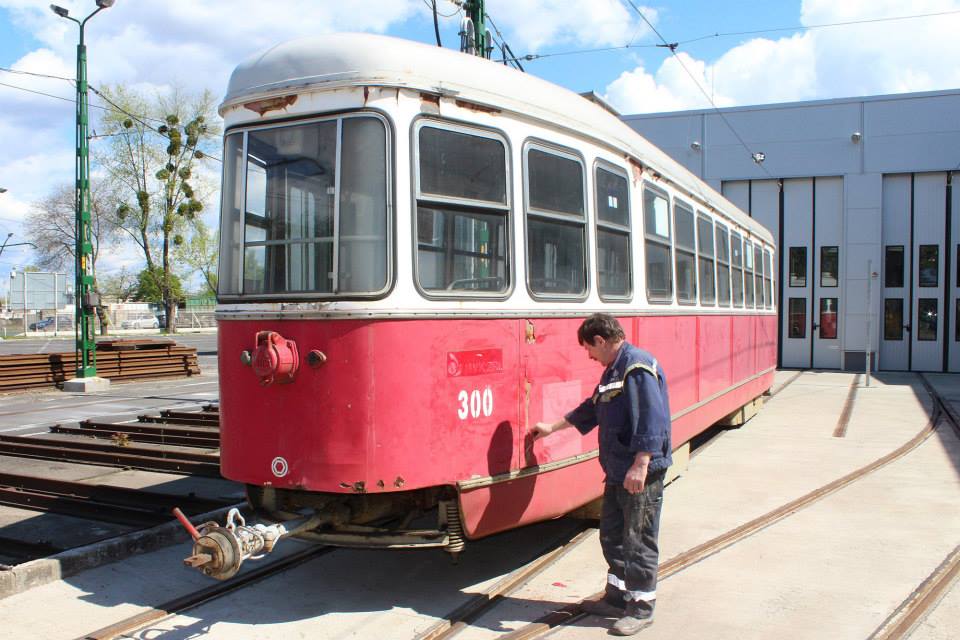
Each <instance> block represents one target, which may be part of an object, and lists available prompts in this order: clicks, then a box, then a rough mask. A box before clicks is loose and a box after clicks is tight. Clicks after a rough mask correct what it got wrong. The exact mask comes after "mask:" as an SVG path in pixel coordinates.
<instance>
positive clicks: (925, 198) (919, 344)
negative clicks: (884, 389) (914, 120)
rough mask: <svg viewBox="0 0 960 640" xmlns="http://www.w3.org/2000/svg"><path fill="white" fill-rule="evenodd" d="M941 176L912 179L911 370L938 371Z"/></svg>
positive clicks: (943, 285) (940, 355)
mask: <svg viewBox="0 0 960 640" xmlns="http://www.w3.org/2000/svg"><path fill="white" fill-rule="evenodd" d="M946 181H947V176H946V174H945V173H923V174H915V175H914V176H913V216H912V218H913V242H912V246H913V260H912V261H911V267H912V274H911V282H912V286H913V291H912V295H913V300H914V305H913V309H912V310H911V313H910V325H911V327H912V331H911V332H910V348H911V351H912V353H911V358H910V359H911V361H912V363H911V369H912V370H913V371H942V370H943V348H944V337H945V336H944V334H945V331H944V326H945V324H944V322H943V320H944V317H945V315H946V312H947V309H945V308H944V307H945V306H946V305H945V304H944V302H945V300H944V295H943V292H944V291H945V290H946V282H945V276H946V274H945V273H944V271H945V269H944V244H945V243H944V238H945V237H946V236H945V234H946V228H945V224H946V197H945V193H946Z"/></svg>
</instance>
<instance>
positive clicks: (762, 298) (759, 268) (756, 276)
mask: <svg viewBox="0 0 960 640" xmlns="http://www.w3.org/2000/svg"><path fill="white" fill-rule="evenodd" d="M763 266H764V265H763V245H761V244H760V243H759V242H756V243H754V245H753V291H754V300H755V301H756V304H755V305H754V306H755V307H756V308H757V309H765V308H766V307H767V302H766V295H765V293H764V290H763V276H764V270H763Z"/></svg>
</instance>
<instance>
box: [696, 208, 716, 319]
mask: <svg viewBox="0 0 960 640" xmlns="http://www.w3.org/2000/svg"><path fill="white" fill-rule="evenodd" d="M715 243H716V239H715V237H714V231H713V219H711V218H710V216H708V215H706V214H705V213H703V212H697V280H698V281H697V285H698V289H699V292H700V305H701V306H710V307H713V306H716V304H717V253H716V250H715V249H714V247H715ZM708 285H709V286H708Z"/></svg>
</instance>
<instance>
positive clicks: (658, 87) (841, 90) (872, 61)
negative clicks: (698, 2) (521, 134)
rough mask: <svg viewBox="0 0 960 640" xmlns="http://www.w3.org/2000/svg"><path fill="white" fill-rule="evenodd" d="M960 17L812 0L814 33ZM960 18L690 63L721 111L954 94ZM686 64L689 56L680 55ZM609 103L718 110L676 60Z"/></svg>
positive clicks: (621, 82)
mask: <svg viewBox="0 0 960 640" xmlns="http://www.w3.org/2000/svg"><path fill="white" fill-rule="evenodd" d="M956 10H960V2H958V1H957V0H917V1H915V2H912V3H910V4H909V5H904V4H903V3H902V2H898V1H897V0H871V1H870V2H867V1H866V0H848V1H845V2H842V3H840V2H836V1H835V0H804V2H803V4H802V7H801V17H800V19H801V23H802V24H804V25H807V26H815V25H825V24H830V23H836V22H848V21H854V20H867V19H874V18H878V17H898V16H903V15H907V14H910V15H914V14H924V13H936V12H944V11H956ZM958 30H960V14H954V15H944V16H937V17H931V18H918V19H914V20H898V21H892V22H879V23H876V22H875V23H869V24H859V25H847V26H837V27H828V28H817V29H810V30H806V31H801V32H798V33H796V34H793V35H790V36H786V37H782V38H777V39H770V38H754V39H751V40H749V41H746V42H743V43H740V44H738V45H736V46H734V47H732V48H731V49H729V50H728V51H727V52H726V53H724V54H723V55H721V56H720V57H719V58H718V59H716V60H715V61H713V62H712V63H708V62H707V61H704V60H697V59H695V58H692V57H690V56H687V57H685V58H684V62H685V64H686V66H687V67H688V68H689V69H690V70H691V72H693V74H694V75H695V76H696V77H697V79H698V81H699V82H700V84H701V86H702V87H704V89H705V90H707V91H708V92H711V93H712V96H713V98H714V102H715V104H716V105H717V106H731V105H744V104H761V103H772V102H789V101H796V100H813V99H824V98H836V97H846V96H859V95H871V94H884V93H900V92H910V91H926V90H935V89H944V88H954V87H956V86H958V85H960V68H958V67H957V66H956V65H955V64H954V63H953V61H954V60H956V59H957V58H958V56H960V38H957V37H956V33H957V31H958ZM679 55H680V56H681V57H683V56H684V55H685V54H684V53H680V54H679ZM605 95H606V98H607V99H608V100H609V101H610V102H611V103H612V104H613V105H614V106H615V107H617V108H618V109H620V110H621V111H622V112H623V113H639V112H647V113H649V112H656V111H672V110H680V109H693V108H704V107H708V106H710V103H709V101H708V100H707V99H706V98H705V97H704V96H703V94H702V93H701V92H700V90H699V89H697V86H696V84H694V82H693V80H691V78H690V77H689V76H688V75H687V74H686V73H685V72H683V70H682V69H680V67H679V65H678V64H677V63H676V60H675V59H674V58H672V57H670V58H667V59H666V60H665V61H664V62H663V63H662V64H661V65H660V67H659V68H658V69H657V70H656V71H655V72H653V73H650V72H648V71H647V70H646V69H644V68H643V67H642V66H638V67H637V68H636V69H634V70H632V71H628V72H624V73H623V74H621V76H620V77H619V78H617V79H616V80H615V81H614V82H613V83H611V84H610V85H609V86H608V87H607V89H606V93H605Z"/></svg>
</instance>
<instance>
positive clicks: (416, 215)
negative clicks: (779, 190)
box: [218, 35, 777, 550]
mask: <svg viewBox="0 0 960 640" xmlns="http://www.w3.org/2000/svg"><path fill="white" fill-rule="evenodd" d="M221 114H222V115H223V116H224V119H225V121H226V125H227V133H226V136H225V137H226V143H225V153H224V172H225V174H224V190H223V194H224V195H223V199H224V202H223V208H222V223H221V243H222V248H221V268H220V274H221V279H220V283H221V285H220V294H219V298H220V305H219V309H218V321H219V341H220V345H219V353H220V380H221V390H220V393H221V402H220V411H221V424H222V427H221V430H222V433H221V439H222V471H223V474H224V476H226V477H227V478H230V479H233V480H237V481H240V482H243V483H246V484H247V485H248V487H249V496H250V500H251V502H252V503H253V504H254V505H255V506H257V507H259V508H260V509H262V510H263V511H265V512H267V513H269V514H272V515H273V516H274V517H276V518H278V519H282V518H283V517H285V516H287V517H288V516H289V514H291V513H292V512H295V511H299V510H302V509H313V510H315V511H316V512H318V513H328V514H329V517H328V518H327V519H326V521H325V523H324V524H323V525H322V526H320V527H317V528H316V530H314V531H313V532H311V535H309V536H306V537H310V538H313V539H316V540H322V541H324V542H327V543H332V544H344V545H353V546H365V545H368V546H394V547H396V546H403V547H413V546H440V547H448V548H454V550H456V549H459V548H460V547H461V546H462V540H463V538H467V539H472V538H478V537H482V536H485V535H489V534H492V533H495V532H498V531H503V530H506V529H509V528H513V527H517V526H521V525H524V524H527V523H531V522H536V521H540V520H544V519H548V518H553V517H557V516H560V515H562V514H564V513H567V512H569V511H571V510H573V509H576V508H577V507H580V506H582V505H584V504H586V503H588V502H590V501H592V500H594V499H596V498H597V497H598V496H599V495H600V494H601V492H602V479H603V475H602V472H601V470H600V467H599V463H598V460H597V439H596V432H593V433H591V434H590V435H588V436H585V437H584V436H581V435H580V434H579V433H578V432H576V431H575V430H572V429H571V430H566V431H564V432H561V433H558V434H556V435H555V436H553V437H551V438H548V439H546V440H540V441H536V442H533V441H531V440H530V439H529V438H528V437H527V436H526V432H527V428H528V426H529V425H532V424H534V423H535V422H537V421H552V420H555V419H557V418H559V417H560V416H562V415H563V414H564V413H565V412H567V411H569V410H570V409H572V408H573V407H575V406H576V405H577V404H578V403H579V402H580V401H581V400H582V399H583V398H584V397H586V396H588V395H590V394H591V393H592V391H593V388H594V386H595V384H596V381H597V380H598V379H599V375H600V373H601V371H600V368H599V366H598V365H597V364H596V363H594V362H592V361H590V360H589V359H588V358H587V355H586V353H585V352H584V350H583V348H582V347H580V346H579V345H578V344H577V341H576V329H577V326H578V325H579V323H580V322H581V321H582V319H583V317H584V316H586V315H587V314H589V313H593V312H596V311H606V312H609V313H612V314H614V315H616V316H617V317H618V318H619V319H620V321H621V323H622V324H623V326H624V329H625V330H626V333H627V339H628V340H629V341H631V342H632V343H634V344H637V345H639V346H641V347H643V348H644V349H646V350H648V351H650V352H651V353H652V354H654V355H655V356H656V357H657V358H658V359H659V360H660V362H661V364H662V366H663V369H664V371H665V372H666V374H667V378H668V382H669V385H670V401H671V412H672V415H673V440H674V446H675V447H678V446H680V445H683V444H684V443H687V442H688V441H689V440H690V439H691V438H693V437H694V436H695V435H697V434H698V433H700V432H702V431H703V430H704V429H706V428H707V427H709V426H710V425H712V424H713V423H715V422H717V421H718V420H720V419H722V418H724V417H725V416H727V415H729V414H731V413H732V412H734V411H736V410H738V409H739V408H741V407H743V406H745V405H747V404H749V403H751V402H752V401H753V400H754V399H756V398H757V397H758V396H760V395H762V394H763V393H764V391H766V390H767V389H769V388H770V386H771V384H772V380H773V373H774V367H775V364H776V336H777V325H776V322H777V320H776V318H777V315H776V309H775V305H774V304H773V300H774V298H775V296H774V283H773V273H772V269H771V265H772V264H776V262H775V260H774V259H773V247H774V243H773V239H772V237H771V236H770V234H769V232H767V231H766V230H765V229H763V228H762V227H761V226H760V225H758V224H756V223H755V222H754V221H752V220H751V219H749V218H748V217H747V216H745V215H744V214H742V213H741V212H739V211H738V210H736V208H735V207H734V206H733V205H731V204H730V203H729V202H727V201H726V200H725V199H723V198H722V196H720V195H719V194H717V193H716V192H714V191H713V190H711V189H710V188H709V187H707V186H706V185H705V184H703V183H702V182H700V181H699V180H698V179H696V178H695V177H694V176H692V175H691V174H690V173H689V172H687V171H686V170H685V169H683V168H682V167H681V166H680V165H678V164H677V163H676V162H674V161H672V160H670V159H669V158H668V157H667V156H666V155H664V154H663V153H662V152H660V151H659V150H657V149H656V148H655V147H653V146H652V145H650V144H649V143H648V142H646V141H645V140H643V139H642V138H640V137H639V136H638V135H636V134H635V133H634V132H632V131H631V130H630V129H629V128H628V127H626V126H625V125H624V124H622V123H621V122H620V121H619V119H618V118H616V117H615V116H614V115H612V114H610V113H608V112H607V111H605V110H604V109H603V108H601V107H600V106H598V105H596V104H594V103H591V102H589V101H587V100H585V99H584V98H581V97H580V96H576V95H575V94H572V93H569V92H567V91H565V90H563V89H560V88H558V87H555V86H553V85H550V84H548V83H546V82H543V81H541V80H538V79H536V78H532V77H528V76H526V75H524V74H521V73H519V72H516V71H513V70H510V69H507V68H505V67H503V66H500V65H497V64H495V63H492V62H490V61H485V60H481V59H477V58H473V57H469V56H465V55H463V54H458V53H454V52H450V51H446V50H441V49H437V48H434V47H427V46H425V45H418V44H414V43H409V42H403V41H398V40H394V39H390V38H384V37H379V36H368V35H336V36H324V37H320V38H315V39H308V40H303V41H296V42H293V43H289V44H286V45H280V46H278V47H276V48H274V49H272V50H270V51H268V52H267V53H265V54H263V55H262V56H260V57H258V58H256V59H254V60H252V61H250V62H248V63H245V64H244V65H242V66H241V67H239V68H238V69H237V71H236V72H235V73H234V75H233V77H232V79H231V83H230V88H229V91H228V95H227V98H226V99H225V102H224V104H223V106H222V107H221ZM350 154H356V156H357V157H351V155H350ZM325 158H326V159H327V160H325ZM451 167H453V168H451ZM457 167H466V168H467V170H465V171H459V169H457ZM578 167H579V169H578ZM548 169H555V170H556V174H551V173H548V172H547V170H548ZM351 172H353V173H351ZM358 176H359V177H358ZM458 176H460V177H461V178H462V179H460V178H458ZM463 176H465V177H463ZM571 176H573V177H572V178H571ZM577 179H579V181H580V182H579V186H578V183H577ZM371 185H373V186H371ZM578 198H579V203H578ZM381 199H382V200H383V202H381V201H380V200H381ZM678 211H679V213H678ZM671 213H672V215H671ZM694 232H696V233H695V235H694ZM694 237H696V240H694V239H693V238H694ZM728 241H734V242H735V243H736V244H733V245H726V246H725V245H724V243H727V242H728ZM740 243H743V244H740ZM657 256H660V257H659V258H658V257H657ZM724 256H726V257H724ZM724 260H726V262H724ZM738 261H739V262H738ZM724 278H726V280H724ZM731 278H732V279H731ZM737 278H739V280H737ZM667 284H669V287H667ZM644 285H646V286H644ZM674 285H676V286H674ZM668 289H669V290H668ZM711 291H712V294H710V295H708V293H710V292H711ZM691 292H692V298H691ZM724 292H725V293H726V304H724ZM711 295H712V301H711ZM738 302H739V304H738ZM269 332H272V334H274V335H273V336H271V333H269ZM437 507H439V513H440V515H439V518H438V520H437V523H436V526H435V527H427V528H426V529H424V528H420V529H414V528H412V527H411V522H412V521H413V520H414V516H416V515H419V514H423V513H426V514H430V513H431V510H432V509H434V508H437ZM391 518H400V519H401V520H403V519H404V518H405V520H406V521H405V522H402V523H400V524H396V523H392V524H382V523H384V522H388V521H390V519H391Z"/></svg>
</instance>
